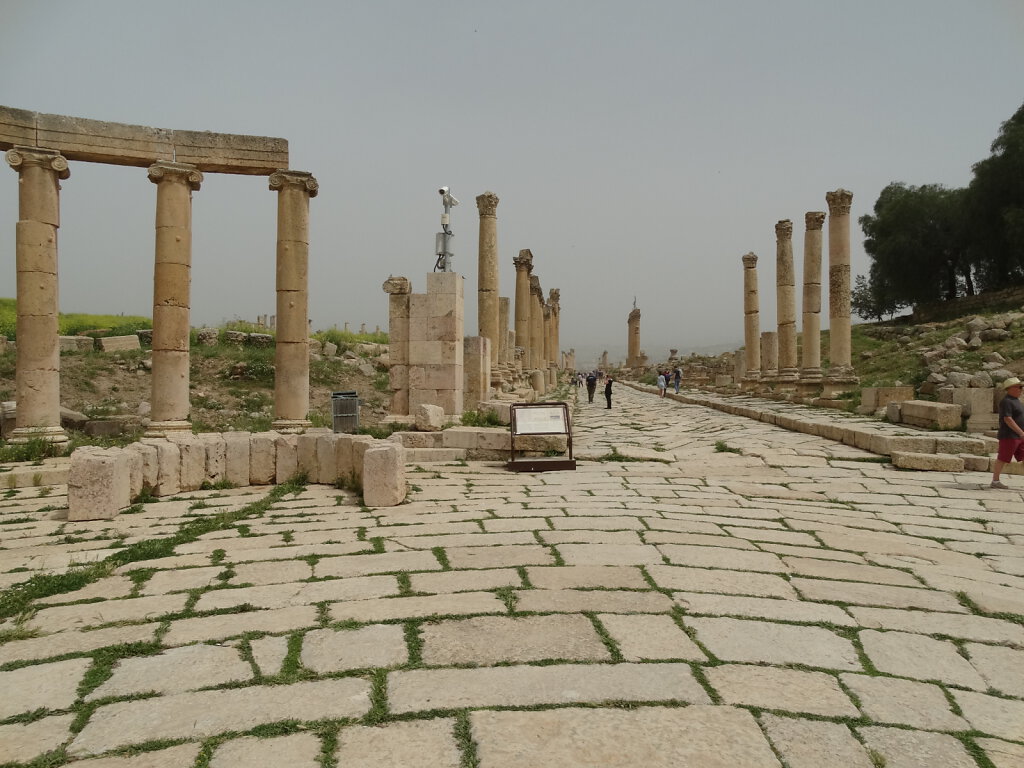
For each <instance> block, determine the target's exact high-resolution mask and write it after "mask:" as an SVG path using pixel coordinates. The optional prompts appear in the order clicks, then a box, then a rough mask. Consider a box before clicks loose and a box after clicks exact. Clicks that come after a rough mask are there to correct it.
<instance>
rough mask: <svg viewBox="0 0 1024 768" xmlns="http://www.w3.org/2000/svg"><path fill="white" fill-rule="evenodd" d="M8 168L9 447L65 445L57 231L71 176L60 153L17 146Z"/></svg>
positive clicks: (10, 157) (10, 155)
mask: <svg viewBox="0 0 1024 768" xmlns="http://www.w3.org/2000/svg"><path fill="white" fill-rule="evenodd" d="M7 163H8V165H10V166H11V168H13V169H14V170H15V171H17V172H18V223H17V225H16V228H15V265H16V271H17V288H16V290H17V294H16V296H17V318H16V320H15V333H16V334H17V337H18V346H17V352H16V353H15V354H16V362H15V369H14V392H15V395H14V396H15V398H16V399H17V402H18V410H17V412H16V414H15V421H14V430H13V431H12V432H11V435H10V438H9V440H10V442H12V443H25V442H28V441H29V439H31V438H42V439H43V440H46V441H48V442H51V443H66V442H67V441H68V436H67V433H65V432H64V429H63V428H62V427H61V425H60V341H59V340H58V334H59V332H60V331H59V328H58V293H57V228H58V227H59V226H60V180H61V179H66V178H68V177H69V176H70V175H71V172H70V171H69V170H68V161H67V160H66V159H65V158H64V156H63V155H61V154H60V153H59V152H56V151H54V150H48V149H37V148H34V147H20V146H19V147H15V148H14V149H11V150H9V151H8V152H7Z"/></svg>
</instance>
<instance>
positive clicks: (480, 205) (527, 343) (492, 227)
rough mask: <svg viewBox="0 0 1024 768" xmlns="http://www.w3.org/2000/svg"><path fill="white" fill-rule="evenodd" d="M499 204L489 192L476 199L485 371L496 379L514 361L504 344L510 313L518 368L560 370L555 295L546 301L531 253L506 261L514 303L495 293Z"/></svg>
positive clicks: (510, 348) (510, 349)
mask: <svg viewBox="0 0 1024 768" xmlns="http://www.w3.org/2000/svg"><path fill="white" fill-rule="evenodd" d="M499 202H500V200H499V198H498V196H497V195H496V194H494V193H493V192H484V193H483V194H481V195H478V196H477V198H476V205H477V211H478V212H479V214H480V236H479V250H478V258H477V326H478V329H479V330H478V333H479V335H480V336H485V337H487V338H489V339H490V340H491V367H492V371H493V372H494V374H495V377H496V378H499V377H500V371H501V370H502V369H506V370H507V369H509V368H511V367H512V365H513V363H514V353H513V345H512V344H510V341H509V337H510V335H512V334H510V333H509V322H510V317H509V315H510V314H513V313H514V314H513V317H512V322H513V324H514V338H515V344H514V346H516V347H519V348H521V349H522V350H523V354H522V366H523V367H524V368H527V369H532V370H543V371H548V370H550V369H551V368H552V367H553V368H556V369H557V368H559V367H561V355H560V353H559V324H560V313H561V306H560V292H559V290H558V289H557V288H553V289H551V290H550V291H549V294H548V300H547V301H545V299H544V292H543V289H542V288H541V285H540V278H539V277H538V276H537V275H534V274H532V272H533V254H532V253H531V252H530V251H529V250H528V249H526V250H522V251H520V252H519V256H517V257H515V258H514V259H512V263H513V265H514V266H515V269H516V283H515V300H514V305H513V304H512V302H511V301H510V300H509V299H508V298H506V297H503V296H500V295H499V290H498V235H497V210H498V203H499Z"/></svg>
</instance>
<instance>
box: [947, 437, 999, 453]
mask: <svg viewBox="0 0 1024 768" xmlns="http://www.w3.org/2000/svg"><path fill="white" fill-rule="evenodd" d="M935 453H970V454H974V455H975V456H985V455H987V454H988V453H989V450H988V445H987V444H986V442H985V441H984V440H981V439H978V438H975V437H937V438H935Z"/></svg>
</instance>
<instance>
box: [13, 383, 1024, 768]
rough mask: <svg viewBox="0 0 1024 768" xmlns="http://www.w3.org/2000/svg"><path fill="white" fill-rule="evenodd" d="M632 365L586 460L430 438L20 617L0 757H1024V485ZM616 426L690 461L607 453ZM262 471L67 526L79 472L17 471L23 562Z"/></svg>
mask: <svg viewBox="0 0 1024 768" xmlns="http://www.w3.org/2000/svg"><path fill="white" fill-rule="evenodd" d="M621 390H622V393H621V395H620V396H617V398H616V407H615V409H614V410H612V411H607V410H604V408H603V406H600V407H599V406H597V405H594V406H590V405H589V404H587V403H581V404H580V405H579V407H578V409H577V411H576V413H575V414H574V431H575V435H574V443H575V446H576V448H577V449H578V452H579V455H578V459H579V463H578V465H577V470H576V471H575V472H548V473H538V474H534V475H531V474H516V473H509V472H507V471H506V470H505V468H504V467H503V466H501V465H499V464H497V463H489V462H471V463H465V464H444V463H441V464H431V465H430V466H429V468H428V469H427V471H424V472H417V473H414V474H412V475H411V481H412V482H414V483H416V485H417V486H419V488H420V489H421V490H414V491H413V492H412V493H411V495H410V498H409V500H408V502H407V503H405V504H402V505H400V506H398V507H393V508H388V509H366V508H364V507H361V506H360V505H359V500H358V498H357V497H356V496H355V495H354V494H351V493H348V492H342V491H339V490H338V489H336V488H332V487H330V486H317V485H310V486H307V487H306V489H305V490H303V491H301V492H300V494H298V495H297V496H287V497H284V498H282V499H280V500H279V501H278V502H277V503H276V504H275V508H274V509H273V510H271V511H270V512H261V511H259V510H258V509H256V510H252V512H251V513H247V514H248V516H247V517H245V518H244V519H240V520H239V521H238V522H236V523H234V524H231V523H229V522H227V521H225V523H224V524H223V525H222V526H220V527H218V528H217V529H215V530H212V531H209V532H208V533H205V534H203V535H202V536H201V537H200V538H199V539H197V540H194V541H190V542H186V543H183V544H182V545H179V547H178V554H176V555H174V556H172V557H162V558H154V559H150V560H146V561H136V562H132V563H129V564H127V565H123V566H119V567H118V568H116V569H114V570H113V572H112V574H113V575H110V576H105V577H104V578H97V579H96V580H95V581H94V582H92V583H87V584H85V585H84V586H82V587H81V588H80V589H78V590H76V591H69V592H61V593H59V594H53V595H50V596H48V597H42V598H40V599H37V600H36V601H35V602H33V603H31V605H30V607H29V610H27V611H23V612H20V613H19V614H18V615H16V616H14V615H7V616H6V618H5V620H4V621H3V622H2V623H0V630H2V634H0V710H2V712H4V713H6V716H7V721H6V722H2V721H0V764H3V763H5V762H10V761H12V760H17V761H19V768H20V764H23V763H24V762H26V761H36V762H35V763H34V764H33V768H35V765H39V766H40V768H41V766H42V765H44V764H45V765H46V768H65V766H70V765H77V764H81V765H83V767H84V768H88V766H89V765H90V764H92V765H95V766H97V768H179V766H180V768H186V766H187V768H195V766H196V765H202V766H211V767H212V766H216V765H218V764H220V765H224V764H232V763H234V764H239V765H246V766H247V768H248V766H251V765H257V766H258V765H260V764H262V763H261V762H260V761H262V760H269V761H270V762H271V763H272V764H275V765H279V764H281V763H285V764H288V763H293V764H295V766H296V767H297V768H298V767H299V766H301V765H304V764H310V765H319V764H320V763H324V764H330V765H337V766H338V768H347V766H349V765H361V766H363V765H365V766H369V767H370V768H374V766H381V768H383V766H391V765H401V766H403V768H404V767H405V766H412V768H415V766H418V765H424V766H425V765H430V766H431V768H433V766H441V768H446V767H448V766H456V765H469V764H478V765H479V766H480V768H498V766H502V768H504V766H506V765H509V766H513V768H514V767H515V766H526V765H529V766H530V767H531V768H533V767H534V766H539V765H565V766H569V768H572V766H577V765H579V766H582V765H586V766H588V768H589V766H596V765H601V766H605V765H608V766H612V768H615V766H626V765H628V766H630V767H631V768H632V766H635V765H643V766H645V767H646V766H654V768H660V766H668V765H672V766H684V768H685V767H686V766H701V768H712V767H714V768H719V767H721V768H746V767H747V766H752V767H753V768H762V766H772V768H779V766H781V765H785V766H786V768H833V766H837V767H839V766H841V768H868V766H870V767H871V768H878V766H880V765H882V763H883V762H884V763H885V766H886V768H919V767H920V766H928V768H950V767H951V768H961V766H974V768H980V766H981V765H989V764H991V765H992V766H994V767H995V768H1018V766H1019V765H1024V759H1022V756H1021V749H1022V747H1021V744H1024V700H1022V699H1024V661H1022V659H1024V619H1022V618H1021V617H1020V615H1019V611H1020V610H1024V597H1022V596H1024V522H1022V518H1021V516H1020V504H1021V494H1020V493H1018V492H1004V493H998V492H994V491H991V490H990V489H988V488H987V476H985V475H984V474H981V473H968V472H964V473H939V472H902V471H900V472H897V471H894V470H893V469H892V467H890V466H889V465H886V464H882V463H878V462H876V461H863V460H862V459H865V458H872V459H874V458H877V457H875V456H874V455H872V454H868V453H866V452H864V451H861V450H860V449H857V448H854V447H851V446H845V445H841V444H838V443H835V442H831V441H829V440H827V439H824V438H821V437H817V436H814V435H807V434H800V433H793V432H787V431H785V430H781V429H779V428H777V427H775V426H773V425H771V424H769V423H766V422H761V421H758V420H756V419H749V418H744V417H739V416H732V415H729V414H726V413H721V412H716V411H711V410H708V409H706V408H702V407H699V406H694V405H689V404H686V403H681V402H676V401H672V400H670V399H668V398H666V399H665V400H661V399H660V398H657V397H652V396H650V395H648V394H645V393H641V392H635V391H633V390H631V389H629V388H628V387H621ZM732 402H742V403H744V404H748V405H750V404H753V405H750V407H754V405H756V406H757V408H759V409H761V410H763V411H764V412H768V411H772V409H774V411H773V412H777V413H786V412H788V410H791V409H798V408H799V407H798V406H795V405H792V404H788V403H787V404H782V403H776V402H772V401H758V400H754V399H751V398H736V399H735V400H733V401H732ZM802 412H806V413H810V412H811V411H806V410H804V411H802ZM771 418H775V417H774V416H771ZM816 418H817V419H818V421H820V422H821V424H822V429H823V430H824V429H825V428H826V427H831V426H832V423H833V422H835V421H837V420H842V421H847V420H848V419H851V418H854V419H855V421H859V422H862V423H864V424H865V425H866V426H865V429H868V428H870V430H871V431H873V432H878V433H880V434H882V433H889V432H892V431H893V430H895V429H896V428H895V427H892V426H891V425H885V424H882V423H879V422H875V421H872V420H871V419H868V418H866V417H864V418H861V417H850V416H847V415H843V414H838V413H833V412H826V411H822V412H820V415H819V416H817V417H816ZM899 430H902V431H904V432H906V431H908V430H906V428H903V427H900V428H899ZM719 441H725V442H726V443H727V444H728V445H729V446H731V447H738V448H740V449H741V450H742V451H743V452H744V453H743V455H738V454H733V453H720V452H717V451H716V443H717V442H719ZM613 446H614V447H618V448H619V449H620V450H621V451H624V452H633V451H634V449H637V450H638V453H637V455H638V456H641V455H644V456H655V454H656V457H658V458H662V459H665V460H666V461H668V462H670V463H661V462H653V461H634V462H609V461H601V462H596V461H587V460H585V458H584V457H585V456H588V455H589V456H595V457H605V456H607V455H608V454H609V452H610V450H611V448H612V447H613ZM268 492H269V488H260V489H239V490H232V491H224V492H212V491H209V492H196V493H194V494H189V495H188V496H189V498H184V499H182V500H179V501H161V502H151V503H146V504H144V505H143V507H142V512H141V513H139V514H133V515H123V516H121V517H119V518H115V519H114V520H106V521H97V522H88V523H73V524H68V523H67V522H66V521H64V520H62V519H60V518H61V517H62V516H63V515H64V514H65V513H64V512H63V511H62V510H63V508H64V507H66V503H67V502H66V487H61V486H57V487H55V488H54V490H53V492H52V493H51V494H50V495H49V496H48V497H47V498H45V499H44V498H37V497H36V493H37V492H36V491H35V490H34V489H31V490H29V491H27V492H19V493H18V494H16V495H15V496H13V497H12V498H10V499H8V500H5V501H3V502H0V518H10V519H24V520H26V522H24V523H17V524H15V525H11V526H0V527H4V528H6V530H3V531H0V536H3V547H4V549H3V550H2V551H0V585H3V586H2V587H0V588H4V589H6V588H7V587H8V586H9V585H14V584H19V583H21V582H25V581H26V579H28V578H29V577H30V576H32V575H34V574H35V573H37V572H43V573H45V574H47V575H48V576H49V575H57V574H60V573H63V572H64V571H66V570H67V569H68V568H69V564H70V563H72V562H73V561H75V560H76V559H77V560H84V559H97V558H102V557H105V556H106V555H107V554H108V553H111V552H122V553H124V552H125V551H126V550H125V547H131V546H133V545H134V544H135V543H137V542H138V543H142V542H156V541H159V540H160V539H162V538H166V537H168V536H171V535H174V534H176V533H177V532H178V531H179V529H180V525H181V523H182V521H183V520H185V519H186V518H185V517H184V516H185V515H190V516H196V517H201V516H204V515H216V514H218V513H220V512H222V511H224V510H226V509H227V510H231V509H242V506H243V505H246V504H251V503H252V502H254V501H257V500H259V499H261V498H263V497H264V496H265V495H266V494H267V493H268ZM218 493H221V494H223V498H217V495H218ZM199 499H204V500H206V503H207V504H209V505H210V506H209V507H208V508H206V509H203V508H197V509H191V507H193V506H194V505H195V502H196V501H197V500H199ZM835 499H842V500H843V501H841V502H840V501H834V500H835ZM339 500H340V503H339ZM214 505H221V506H214ZM225 505H226V506H225ZM46 506H53V507H54V509H52V510H47V511H45V512H42V513H40V512H37V510H39V509H40V508H42V507H46ZM0 522H3V520H0ZM66 537H74V538H72V539H71V541H70V542H68V541H66ZM125 537H126V538H125ZM115 542H117V543H118V546H119V548H118V547H114V546H112V545H114V544H115ZM129 551H130V550H129ZM132 554H133V555H136V554H141V551H138V550H137V551H135V552H132ZM26 567H27V568H31V569H33V570H31V571H22V570H20V569H21V568H26ZM79 583H80V582H77V581H74V580H71V579H69V580H68V582H67V584H68V586H69V587H70V586H71V585H72V584H74V585H76V586H77V585H78V584H79ZM45 585H46V586H47V588H48V587H50V586H52V587H55V588H57V589H58V590H59V589H60V587H61V586H62V582H61V580H60V579H59V578H56V579H53V580H52V581H46V582H45ZM30 586H31V587H32V588H36V587H37V586H40V585H39V584H38V582H37V583H34V584H33V585H30ZM22 589H25V587H14V597H15V600H13V601H8V600H7V599H6V595H5V597H4V599H3V600H0V607H4V606H11V607H14V606H17V605H19V603H20V595H18V591H19V590H22ZM176 590H178V591H176ZM80 601H88V602H80ZM72 603H75V604H72ZM13 613H14V611H13V610H11V611H8V614H13ZM101 622H108V623H110V626H102V624H101ZM87 626H88V627H95V626H102V628H100V629H88V630H86V629H84V628H85V627H87ZM157 641H158V642H159V646H156V645H154V643H155V642H157ZM196 643H199V645H195V644H196ZM56 672H61V674H56ZM63 672H67V674H63ZM264 678H269V679H267V680H264ZM5 681H6V682H5ZM84 681H88V685H87V686H86V687H87V688H88V689H89V690H88V691H87V692H85V693H83V697H84V698H83V697H80V696H79V692H80V690H81V688H80V683H82V682H84ZM186 689H193V690H186ZM196 689H198V690H196ZM371 692H372V693H371ZM140 696H141V698H138V697H140ZM110 697H131V698H120V699H119V700H112V699H111V698H110ZM86 699H88V701H86ZM712 699H713V700H714V702H715V704H713V705H712V703H711V701H712ZM94 702H96V703H98V706H96V705H95V704H94ZM103 702H106V703H103ZM584 705H586V706H585V707H584ZM3 707H6V709H2V708H3ZM94 707H95V708H94ZM495 707H497V708H505V707H511V708H514V709H516V710H517V711H511V710H508V711H492V710H491V708H495ZM30 708H31V709H30ZM453 710H465V711H459V712H458V714H455V715H453V714H452V711H453ZM518 710H522V711H518ZM527 710H529V711H527ZM753 716H756V718H757V719H756V720H755V719H754V717H753ZM0 717H3V714H0ZM72 718H77V721H74V728H75V730H76V731H77V733H75V734H73V733H72V732H71V728H72V722H73V720H72ZM289 720H295V721H299V723H300V725H299V726H298V727H297V728H293V726H290V725H289V726H287V727H286V728H285V729H282V728H281V727H279V726H278V725H276V723H280V722H282V721H289ZM325 720H326V721H327V722H326V723H325V722H323V721H325ZM314 723H315V725H314ZM371 726H372V727H371ZM79 729H80V730H79ZM254 729H257V730H255V732H254ZM257 736H258V738H257ZM211 738H212V739H213V741H212V742H211V741H207V742H206V744H205V746H206V748H205V749H203V750H202V751H200V747H202V746H204V745H203V743H202V742H203V741H204V740H206V739H211ZM769 739H770V744H769ZM176 741H185V742H186V743H184V744H181V745H179V746H171V747H168V746H166V745H167V744H174V742H176ZM69 742H70V744H71V747H70V753H69V754H68V755H67V756H65V755H64V753H63V752H60V751H58V752H57V753H56V754H55V755H51V756H47V757H42V755H43V753H45V752H48V751H51V750H60V749H61V748H62V747H64V748H67V745H68V744H69ZM277 744H281V745H286V748H285V749H284V750H283V751H284V752H285V753H286V754H285V756H284V757H281V756H280V754H275V753H274V746H275V745H277ZM303 744H305V745H307V746H306V747H303V746H302V745H303ZM140 745H141V746H144V747H146V748H148V749H149V751H143V752H139V751H138V747H139V746H140ZM772 747H774V750H775V752H774V754H773V752H772ZM307 748H308V751H304V750H306V749H307ZM112 750H117V751H118V752H119V754H118V755H113V754H111V751H112ZM982 750H984V752H985V754H987V755H988V758H989V762H988V763H986V762H985V760H984V758H982V757H981V754H982V752H981V751H982ZM328 753H333V754H328ZM91 755H100V757H97V758H91V757H90V756H91ZM975 755H977V756H978V757H977V759H976V758H975ZM79 757H82V758H89V759H82V760H79V759H78V758H79ZM111 761H112V762H111Z"/></svg>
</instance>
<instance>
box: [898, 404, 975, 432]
mask: <svg viewBox="0 0 1024 768" xmlns="http://www.w3.org/2000/svg"><path fill="white" fill-rule="evenodd" d="M960 412H961V407H960V406H959V405H956V404H953V403H932V402H928V401H926V400H907V401H905V402H904V403H903V404H902V406H901V409H900V413H901V417H902V419H903V423H905V424H912V425H914V426H915V427H924V428H925V429H959V428H960V424H961V415H960Z"/></svg>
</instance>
